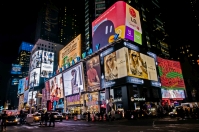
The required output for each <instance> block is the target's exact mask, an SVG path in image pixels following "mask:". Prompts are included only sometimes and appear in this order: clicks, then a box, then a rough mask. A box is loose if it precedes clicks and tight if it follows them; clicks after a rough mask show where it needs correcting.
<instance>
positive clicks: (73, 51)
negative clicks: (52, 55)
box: [59, 34, 81, 67]
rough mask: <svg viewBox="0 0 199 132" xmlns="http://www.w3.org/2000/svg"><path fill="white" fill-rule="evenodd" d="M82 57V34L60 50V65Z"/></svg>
mask: <svg viewBox="0 0 199 132" xmlns="http://www.w3.org/2000/svg"><path fill="white" fill-rule="evenodd" d="M76 57H81V34H80V35H78V36H77V37H76V38H75V39H73V40H72V41H71V42H70V43H69V44H67V45H66V46H65V47H64V48H63V49H61V50H60V51H59V67H63V66H64V65H65V64H67V63H71V61H72V60H74V59H75V58H76Z"/></svg>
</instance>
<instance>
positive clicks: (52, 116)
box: [49, 112, 55, 127]
mask: <svg viewBox="0 0 199 132" xmlns="http://www.w3.org/2000/svg"><path fill="white" fill-rule="evenodd" d="M51 122H52V123H53V127H55V118H54V115H53V114H52V112H51V113H50V123H49V127H50V126H51Z"/></svg>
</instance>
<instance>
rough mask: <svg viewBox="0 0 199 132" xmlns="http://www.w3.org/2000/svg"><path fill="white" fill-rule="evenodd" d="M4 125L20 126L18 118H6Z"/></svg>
mask: <svg viewBox="0 0 199 132" xmlns="http://www.w3.org/2000/svg"><path fill="white" fill-rule="evenodd" d="M6 123H7V124H15V125H18V124H20V118H19V117H18V116H8V118H7V120H6Z"/></svg>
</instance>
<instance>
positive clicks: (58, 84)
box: [49, 74, 64, 101]
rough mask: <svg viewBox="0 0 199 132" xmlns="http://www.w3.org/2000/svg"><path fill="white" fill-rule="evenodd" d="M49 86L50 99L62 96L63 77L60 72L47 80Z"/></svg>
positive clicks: (55, 99)
mask: <svg viewBox="0 0 199 132" xmlns="http://www.w3.org/2000/svg"><path fill="white" fill-rule="evenodd" d="M49 86H50V100H51V101H58V100H59V99H60V98H63V97H64V95H63V93H64V90H63V79H62V74H59V75H57V76H55V77H53V78H51V79H50V80H49Z"/></svg>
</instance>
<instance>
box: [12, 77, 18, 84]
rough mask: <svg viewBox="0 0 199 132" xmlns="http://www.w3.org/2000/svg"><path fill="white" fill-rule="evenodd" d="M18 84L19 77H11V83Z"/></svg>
mask: <svg viewBox="0 0 199 132" xmlns="http://www.w3.org/2000/svg"><path fill="white" fill-rule="evenodd" d="M18 84H19V78H13V79H12V81H11V85H18Z"/></svg>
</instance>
